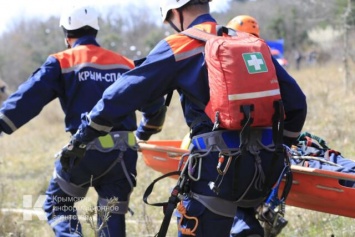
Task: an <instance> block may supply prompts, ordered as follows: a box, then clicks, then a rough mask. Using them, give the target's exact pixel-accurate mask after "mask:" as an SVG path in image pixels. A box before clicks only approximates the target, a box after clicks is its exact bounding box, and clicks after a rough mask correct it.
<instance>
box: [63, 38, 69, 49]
mask: <svg viewBox="0 0 355 237" xmlns="http://www.w3.org/2000/svg"><path fill="white" fill-rule="evenodd" d="M64 43H65V46H66V47H67V49H70V48H71V46H70V44H69V41H68V38H64Z"/></svg>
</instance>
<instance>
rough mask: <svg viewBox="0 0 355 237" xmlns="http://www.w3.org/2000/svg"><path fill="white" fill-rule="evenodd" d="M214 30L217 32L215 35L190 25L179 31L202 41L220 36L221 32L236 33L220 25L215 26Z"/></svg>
mask: <svg viewBox="0 0 355 237" xmlns="http://www.w3.org/2000/svg"><path fill="white" fill-rule="evenodd" d="M216 32H217V34H216V35H215V34H211V33H208V32H206V31H203V30H200V29H198V28H195V27H191V28H188V29H186V30H184V31H182V32H180V33H181V34H184V35H186V36H188V37H190V38H193V39H197V40H200V41H204V42H206V41H207V40H209V39H212V38H215V37H217V36H222V35H223V34H226V35H229V36H233V35H236V32H235V31H234V30H232V29H229V28H227V27H225V26H221V25H217V26H216Z"/></svg>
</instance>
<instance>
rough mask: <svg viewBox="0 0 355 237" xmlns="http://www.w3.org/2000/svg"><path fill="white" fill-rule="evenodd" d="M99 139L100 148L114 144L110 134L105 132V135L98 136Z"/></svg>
mask: <svg viewBox="0 0 355 237" xmlns="http://www.w3.org/2000/svg"><path fill="white" fill-rule="evenodd" d="M99 141H100V144H101V146H102V148H112V147H113V146H114V145H115V143H114V141H113V139H112V137H111V135H110V134H107V135H106V136H102V137H99Z"/></svg>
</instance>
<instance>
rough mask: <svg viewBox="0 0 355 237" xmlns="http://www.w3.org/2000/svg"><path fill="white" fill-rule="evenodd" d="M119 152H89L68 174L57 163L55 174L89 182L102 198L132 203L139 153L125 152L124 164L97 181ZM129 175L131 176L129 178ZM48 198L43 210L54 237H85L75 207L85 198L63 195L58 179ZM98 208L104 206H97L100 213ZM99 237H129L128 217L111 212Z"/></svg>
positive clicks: (51, 187)
mask: <svg viewBox="0 0 355 237" xmlns="http://www.w3.org/2000/svg"><path fill="white" fill-rule="evenodd" d="M119 152H120V151H118V150H114V151H111V152H107V153H103V152H99V151H96V150H88V151H87V152H86V154H85V157H84V158H83V160H82V161H81V162H80V163H79V165H78V166H76V167H74V168H73V169H71V170H69V171H68V172H64V171H62V167H61V164H60V162H59V161H56V162H55V171H56V172H57V173H58V175H60V176H61V177H62V178H63V179H65V180H66V181H70V182H71V183H72V184H75V185H81V184H83V183H86V184H85V185H83V187H87V188H89V187H90V186H92V187H94V188H95V190H96V192H97V193H98V195H99V197H100V198H105V199H110V198H117V199H118V201H119V202H120V201H121V202H127V201H129V197H130V194H131V192H132V190H133V186H135V185H136V181H135V176H136V174H137V172H136V163H137V151H134V150H131V149H128V150H127V151H125V152H124V155H123V159H122V161H121V162H118V163H117V164H116V165H115V166H114V167H112V168H111V169H110V170H109V171H108V172H107V173H106V174H105V175H104V176H102V177H100V178H98V179H95V177H98V176H100V175H101V174H103V173H104V172H105V171H107V170H108V168H109V167H110V166H111V165H112V164H113V162H114V161H115V160H116V159H118V155H119ZM126 171H127V172H126ZM127 173H128V174H129V176H128V177H127V175H126V174H127ZM132 184H133V186H132ZM46 195H47V197H46V201H45V203H44V206H43V209H44V211H45V212H46V215H47V220H48V223H49V225H50V226H51V227H52V229H53V231H54V233H55V236H56V237H69V236H70V237H76V236H82V229H81V224H80V221H79V217H78V215H77V210H76V208H75V207H74V204H75V203H76V202H78V201H80V200H82V199H83V198H84V197H75V196H71V195H69V194H68V193H66V192H64V191H63V190H62V188H61V187H60V186H59V184H58V181H57V179H56V178H52V179H51V181H50V183H49V186H48V189H47V191H46ZM87 208H89V207H87ZM99 208H102V207H100V206H99V204H98V205H97V210H99ZM97 210H96V211H97ZM83 211H87V210H86V209H85V210H83ZM83 214H85V213H83ZM100 223H101V220H100V218H99V217H98V223H97V224H98V225H99V224H100ZM99 236H111V237H113V236H117V237H121V236H122V237H124V236H126V226H125V215H124V214H114V213H110V218H109V219H108V221H107V226H106V227H105V228H103V229H102V231H101V233H99Z"/></svg>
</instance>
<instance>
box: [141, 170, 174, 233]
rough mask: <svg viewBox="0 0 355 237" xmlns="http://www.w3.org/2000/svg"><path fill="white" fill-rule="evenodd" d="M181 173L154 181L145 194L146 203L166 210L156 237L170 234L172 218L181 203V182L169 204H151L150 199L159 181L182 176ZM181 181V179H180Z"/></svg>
mask: <svg viewBox="0 0 355 237" xmlns="http://www.w3.org/2000/svg"><path fill="white" fill-rule="evenodd" d="M180 174H181V171H173V172H169V173H167V174H164V175H162V176H160V177H158V178H157V179H155V180H153V182H152V183H151V184H150V185H149V186H148V187H147V189H146V190H145V192H144V194H143V201H144V203H146V204H148V205H151V206H158V207H159V206H162V207H163V208H164V218H163V221H162V223H161V226H160V229H159V232H158V233H157V234H156V237H165V236H166V233H167V232H168V228H169V224H170V220H171V216H172V215H173V212H174V210H175V208H176V206H177V204H178V203H179V201H180V199H179V197H178V195H179V193H180V189H181V188H180V182H178V183H177V185H176V186H175V187H174V189H173V191H172V192H171V194H170V197H169V200H168V201H167V202H158V203H149V202H148V197H149V195H150V194H151V193H152V191H153V188H154V184H155V183H156V182H158V181H159V180H162V179H164V178H166V177H169V176H173V175H180ZM179 181H180V178H179Z"/></svg>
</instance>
